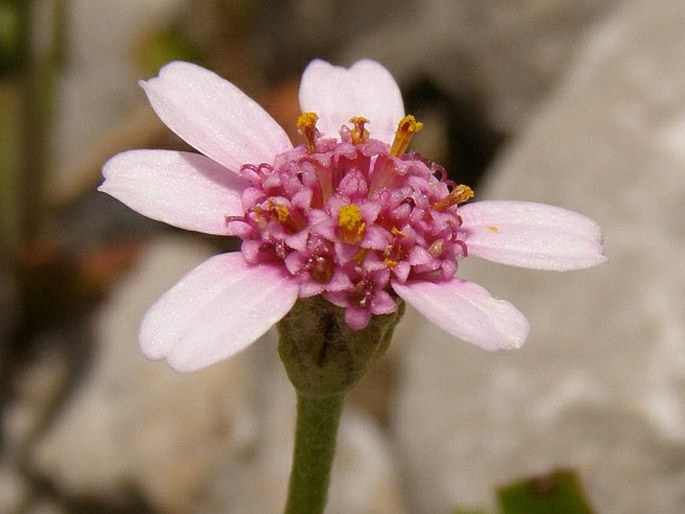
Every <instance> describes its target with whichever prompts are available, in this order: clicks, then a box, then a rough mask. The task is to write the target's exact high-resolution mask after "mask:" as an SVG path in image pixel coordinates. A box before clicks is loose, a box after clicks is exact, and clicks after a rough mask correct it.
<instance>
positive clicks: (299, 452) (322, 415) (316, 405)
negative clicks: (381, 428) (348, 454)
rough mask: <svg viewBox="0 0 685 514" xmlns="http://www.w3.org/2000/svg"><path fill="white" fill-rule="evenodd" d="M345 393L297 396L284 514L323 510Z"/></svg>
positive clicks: (317, 512)
mask: <svg viewBox="0 0 685 514" xmlns="http://www.w3.org/2000/svg"><path fill="white" fill-rule="evenodd" d="M343 400H344V394H337V395H331V396H326V397H322V398H311V397H307V396H304V395H302V394H298V396H297V428H296V433H295V449H294V451H293V464H292V469H291V471H290V487H289V490H288V503H287V504H286V507H285V514H321V513H322V512H323V511H324V508H325V507H326V497H327V495H328V483H329V481H330V475H331V465H332V464H333V457H334V455H335V439H336V435H337V433H338V425H339V423H340V414H341V413H342V406H343Z"/></svg>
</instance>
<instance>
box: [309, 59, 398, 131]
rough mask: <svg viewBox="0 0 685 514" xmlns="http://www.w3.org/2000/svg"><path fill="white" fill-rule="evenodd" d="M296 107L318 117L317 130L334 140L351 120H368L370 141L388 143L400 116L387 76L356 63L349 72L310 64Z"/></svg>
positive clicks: (371, 64) (363, 62)
mask: <svg viewBox="0 0 685 514" xmlns="http://www.w3.org/2000/svg"><path fill="white" fill-rule="evenodd" d="M300 107H301V108H302V111H303V112H308V111H311V112H315V113H316V114H318V116H319V121H318V123H317V127H318V129H319V131H321V132H322V133H323V134H324V135H326V136H329V137H336V136H337V135H338V131H339V130H340V127H341V126H342V125H343V124H347V125H349V121H350V118H352V117H353V116H364V117H365V118H367V119H368V120H369V123H368V125H367V127H366V128H367V129H368V130H369V132H370V133H371V137H372V138H375V139H380V140H381V141H385V142H386V143H391V142H392V140H393V137H394V134H395V130H396V129H397V124H398V123H399V122H400V120H401V119H402V117H403V116H404V104H403V103H402V95H401V94H400V89H399V87H397V83H396V82H395V79H393V78H392V75H390V72H388V70H386V69H385V68H384V67H383V66H381V65H380V64H379V63H377V62H375V61H370V60H368V59H364V60H361V61H357V62H356V63H354V64H353V65H352V67H351V68H349V69H346V68H342V67H339V66H333V65H331V64H329V63H327V62H325V61H321V60H318V59H317V60H314V61H312V62H311V63H310V64H309V66H307V69H306V70H305V71H304V74H303V75H302V84H301V85H300Z"/></svg>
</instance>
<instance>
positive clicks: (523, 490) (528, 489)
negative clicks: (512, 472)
mask: <svg viewBox="0 0 685 514" xmlns="http://www.w3.org/2000/svg"><path fill="white" fill-rule="evenodd" d="M497 500H498V503H499V505H500V508H501V509H502V512H503V514H591V513H592V509H591V508H590V505H589V503H588V502H587V500H586V499H585V495H584V494H583V492H582V490H581V487H580V482H579V480H578V478H577V476H576V475H575V473H573V472H572V471H569V470H556V471H554V472H552V473H550V474H549V475H543V476H539V477H535V478H529V479H526V480H522V481H520V482H516V483H514V484H511V485H507V486H504V487H501V488H499V489H498V491H497Z"/></svg>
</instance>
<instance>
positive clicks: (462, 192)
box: [433, 184, 475, 211]
mask: <svg viewBox="0 0 685 514" xmlns="http://www.w3.org/2000/svg"><path fill="white" fill-rule="evenodd" d="M474 194H475V193H474V192H473V189H471V188H470V187H469V186H465V185H463V184H459V185H458V186H457V187H455V188H454V189H452V191H450V193H449V194H448V195H447V196H446V197H445V198H443V199H442V200H440V201H439V202H436V203H435V204H433V209H434V210H436V211H444V210H445V209H447V208H449V207H452V206H453V205H458V204H460V203H464V202H467V201H469V200H470V199H471V198H473V196H474Z"/></svg>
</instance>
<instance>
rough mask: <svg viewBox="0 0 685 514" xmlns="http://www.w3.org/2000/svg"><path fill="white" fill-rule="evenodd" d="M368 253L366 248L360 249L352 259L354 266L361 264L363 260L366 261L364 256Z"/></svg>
mask: <svg viewBox="0 0 685 514" xmlns="http://www.w3.org/2000/svg"><path fill="white" fill-rule="evenodd" d="M368 253H369V250H367V249H366V248H360V249H359V251H358V252H357V253H356V254H355V255H354V257H352V260H353V261H354V263H355V264H358V265H359V264H363V263H364V259H366V255H367V254H368Z"/></svg>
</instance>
